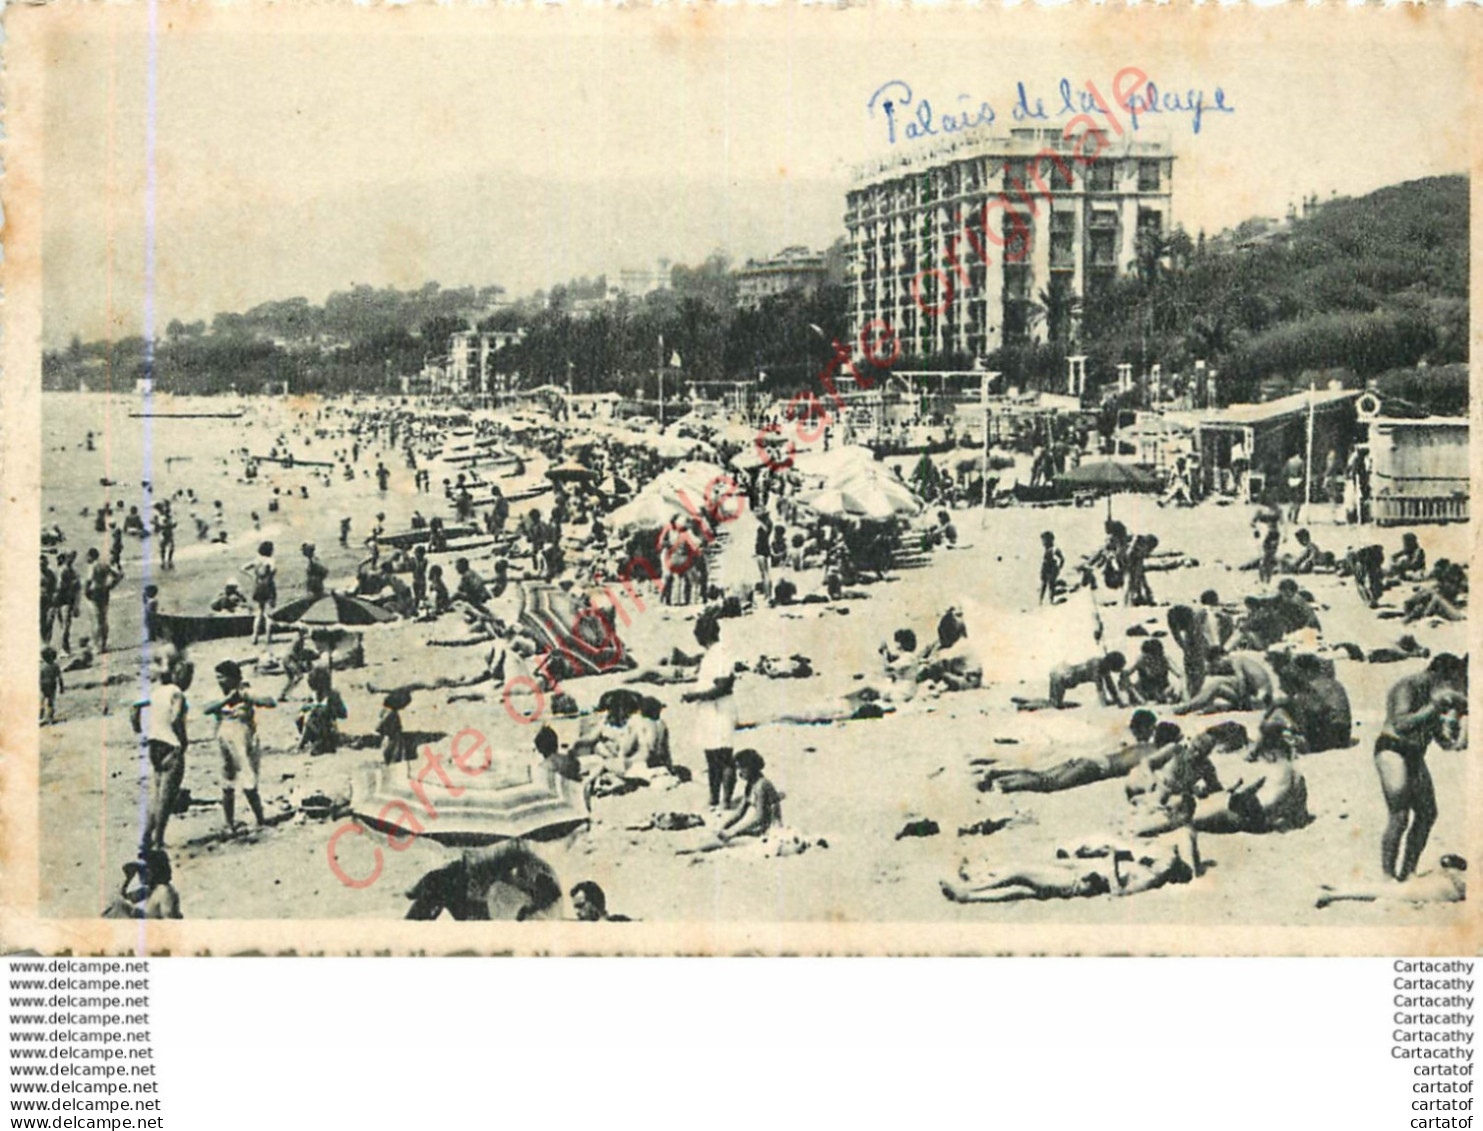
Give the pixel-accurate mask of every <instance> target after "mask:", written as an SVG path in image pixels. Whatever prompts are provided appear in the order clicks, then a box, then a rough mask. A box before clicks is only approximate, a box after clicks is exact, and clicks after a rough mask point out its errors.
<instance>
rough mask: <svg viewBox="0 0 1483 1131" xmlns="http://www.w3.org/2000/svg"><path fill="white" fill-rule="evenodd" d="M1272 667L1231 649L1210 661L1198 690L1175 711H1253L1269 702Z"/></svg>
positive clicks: (1194, 712)
mask: <svg viewBox="0 0 1483 1131" xmlns="http://www.w3.org/2000/svg"><path fill="white" fill-rule="evenodd" d="M1274 682H1275V681H1274V679H1273V677H1272V669H1271V668H1269V667H1268V666H1267V665H1266V663H1265V662H1264V661H1262V660H1259V659H1258V658H1257V657H1255V656H1251V655H1246V654H1244V653H1239V652H1238V653H1233V654H1231V655H1229V656H1224V657H1222V658H1221V659H1219V660H1215V661H1212V663H1211V665H1210V674H1209V675H1208V676H1207V677H1206V678H1205V685H1204V686H1203V687H1202V688H1201V689H1200V693H1199V694H1198V695H1196V696H1195V697H1194V698H1193V699H1191V700H1189V702H1187V703H1181V704H1180V705H1179V706H1178V707H1176V708H1174V713H1175V714H1176V715H1191V714H1213V713H1214V712H1216V711H1255V710H1258V709H1265V708H1267V707H1270V706H1271V705H1272V687H1273V684H1274Z"/></svg>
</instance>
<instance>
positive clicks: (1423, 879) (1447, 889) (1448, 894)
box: [1313, 853, 1468, 911]
mask: <svg viewBox="0 0 1483 1131" xmlns="http://www.w3.org/2000/svg"><path fill="white" fill-rule="evenodd" d="M1441 865H1442V867H1441V870H1440V871H1438V872H1427V873H1424V874H1422V875H1417V876H1412V877H1411V878H1410V879H1409V880H1405V881H1403V882H1401V883H1396V882H1395V881H1394V880H1388V881H1385V882H1382V883H1378V884H1359V885H1356V886H1354V887H1344V888H1335V887H1330V886H1329V885H1328V884H1320V885H1319V887H1320V889H1321V890H1322V892H1323V894H1322V895H1320V896H1319V897H1318V899H1317V900H1315V901H1314V903H1313V906H1314V907H1317V908H1318V909H1319V910H1320V911H1321V910H1322V909H1323V908H1325V907H1327V906H1329V904H1331V903H1344V902H1353V903H1409V904H1411V905H1412V906H1413V907H1417V906H1420V905H1421V904H1423V903H1462V902H1463V901H1464V900H1465V899H1467V897H1468V884H1467V870H1468V862H1467V861H1466V860H1464V859H1463V858H1462V857H1461V856H1454V855H1451V854H1450V853H1449V854H1448V855H1446V856H1443V857H1442V860H1441Z"/></svg>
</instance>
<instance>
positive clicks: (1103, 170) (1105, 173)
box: [1087, 161, 1117, 192]
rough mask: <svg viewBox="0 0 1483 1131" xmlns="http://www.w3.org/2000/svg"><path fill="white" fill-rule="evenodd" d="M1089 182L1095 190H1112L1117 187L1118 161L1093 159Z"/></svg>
mask: <svg viewBox="0 0 1483 1131" xmlns="http://www.w3.org/2000/svg"><path fill="white" fill-rule="evenodd" d="M1087 182H1088V187H1089V188H1090V189H1091V190H1092V191H1093V192H1111V191H1112V190H1113V189H1114V188H1116V187H1117V162H1116V161H1093V162H1092V168H1091V172H1090V174H1089V175H1088V177H1087Z"/></svg>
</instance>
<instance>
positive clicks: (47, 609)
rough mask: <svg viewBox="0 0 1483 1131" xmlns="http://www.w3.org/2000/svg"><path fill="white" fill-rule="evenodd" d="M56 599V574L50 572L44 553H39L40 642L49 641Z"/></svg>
mask: <svg viewBox="0 0 1483 1131" xmlns="http://www.w3.org/2000/svg"><path fill="white" fill-rule="evenodd" d="M56 599H57V575H56V574H55V573H53V572H52V568H51V563H50V562H49V561H47V560H46V555H45V554H42V555H41V642H42V643H43V644H50V643H51V626H52V617H53V616H54V615H55V614H54V612H53V608H52V607H53V605H55V604H56Z"/></svg>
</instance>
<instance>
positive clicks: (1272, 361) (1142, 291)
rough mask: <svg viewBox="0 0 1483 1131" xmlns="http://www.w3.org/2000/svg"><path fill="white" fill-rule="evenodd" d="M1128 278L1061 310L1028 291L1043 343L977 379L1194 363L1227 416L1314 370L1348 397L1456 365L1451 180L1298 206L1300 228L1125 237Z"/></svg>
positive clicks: (1459, 260)
mask: <svg viewBox="0 0 1483 1131" xmlns="http://www.w3.org/2000/svg"><path fill="white" fill-rule="evenodd" d="M1129 266H1130V268H1131V270H1129V271H1128V272H1127V273H1126V274H1125V275H1123V276H1122V277H1120V278H1119V279H1117V280H1116V281H1114V282H1113V283H1112V284H1111V285H1109V286H1107V287H1106V288H1104V289H1102V290H1100V291H1094V292H1092V293H1089V294H1088V295H1087V297H1086V300H1085V302H1084V303H1081V304H1079V308H1078V309H1074V310H1071V311H1069V312H1066V311H1061V310H1058V309H1056V307H1057V305H1058V301H1057V297H1056V296H1052V295H1048V294H1045V293H1044V292H1042V293H1041V295H1039V296H1038V298H1037V301H1036V302H1035V303H1033V304H1032V308H1031V310H1030V311H1029V312H1028V316H1027V319H1026V321H1027V322H1028V323H1029V324H1030V325H1031V326H1032V327H1034V326H1035V325H1043V326H1045V327H1047V329H1048V330H1049V332H1048V333H1046V334H1044V335H1043V336H1044V338H1045V340H1044V341H1043V342H1042V343H1040V344H1020V345H1013V344H1012V345H1010V346H1008V347H1006V348H1005V349H1003V350H1001V351H999V353H998V354H996V355H995V356H994V357H993V358H991V359H990V360H991V364H990V368H992V369H998V370H1002V371H1004V372H1006V373H1008V374H1010V375H1011V376H1012V377H1013V378H1014V379H1015V380H1016V381H1017V382H1018V383H1021V384H1026V385H1036V384H1041V383H1047V382H1054V381H1055V380H1056V379H1057V378H1058V376H1059V375H1060V374H1062V373H1064V358H1065V355H1066V354H1068V353H1076V352H1079V353H1084V354H1086V355H1087V356H1088V362H1087V369H1088V374H1089V377H1090V380H1091V382H1092V383H1093V384H1101V383H1104V382H1111V381H1113V380H1115V376H1116V368H1117V365H1118V363H1119V362H1131V363H1132V364H1133V365H1134V369H1135V371H1136V372H1140V373H1141V372H1145V371H1146V370H1147V369H1148V368H1149V366H1151V365H1153V364H1154V363H1158V364H1160V365H1161V367H1162V372H1163V373H1164V374H1166V375H1172V374H1175V373H1183V374H1188V373H1190V372H1191V370H1192V368H1193V363H1194V362H1195V361H1196V360H1201V359H1203V360H1205V361H1206V362H1208V363H1209V364H1210V365H1212V366H1214V367H1215V368H1216V369H1217V370H1218V371H1219V372H1220V382H1219V395H1220V399H1221V400H1223V401H1226V402H1237V401H1252V400H1258V399H1261V398H1262V396H1263V394H1264V393H1265V394H1267V395H1274V394H1278V393H1281V392H1284V391H1287V390H1289V389H1293V388H1301V387H1305V386H1306V380H1307V378H1308V377H1309V376H1311V375H1312V374H1313V373H1314V372H1315V371H1318V370H1324V371H1329V372H1328V373H1327V376H1329V377H1333V376H1336V375H1337V376H1340V377H1342V378H1343V379H1345V380H1346V381H1347V382H1348V383H1349V384H1352V385H1357V384H1362V383H1363V382H1364V381H1365V380H1367V379H1370V378H1374V377H1376V376H1378V375H1380V374H1382V373H1385V372H1387V371H1390V370H1396V369H1400V368H1403V367H1409V366H1414V365H1416V364H1417V363H1419V362H1424V363H1426V364H1428V365H1444V364H1446V363H1449V362H1464V361H1466V360H1467V356H1468V181H1467V178H1466V177H1461V176H1455V177H1433V178H1427V179H1424V180H1417V181H1410V182H1407V183H1405V184H1400V185H1393V186H1390V187H1388V188H1384V189H1380V190H1378V191H1376V192H1373V193H1370V194H1369V195H1367V196H1363V197H1356V198H1341V199H1335V200H1331V201H1328V202H1326V203H1323V204H1317V203H1316V202H1314V205H1313V207H1312V208H1311V209H1310V214H1309V215H1306V216H1302V217H1292V218H1290V219H1289V220H1288V221H1287V222H1286V223H1283V224H1263V223H1260V222H1252V223H1249V224H1244V225H1242V226H1241V227H1239V228H1237V229H1236V230H1235V231H1233V232H1230V233H1223V234H1222V236H1221V237H1218V238H1215V239H1208V240H1207V239H1205V238H1204V237H1203V235H1202V236H1201V238H1199V239H1198V240H1192V239H1190V238H1189V236H1188V235H1187V234H1186V233H1184V232H1183V231H1178V230H1176V231H1175V232H1173V233H1172V234H1170V235H1169V236H1168V237H1166V238H1160V237H1157V236H1140V239H1139V241H1138V249H1137V259H1136V261H1135V262H1134V263H1132V264H1130V265H1129ZM1061 301H1062V302H1065V301H1066V300H1061ZM1070 305H1072V306H1078V304H1075V303H1070ZM1067 313H1069V314H1070V315H1071V317H1067V316H1066V314H1067ZM1334 371H1337V373H1336V372H1334Z"/></svg>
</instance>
